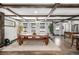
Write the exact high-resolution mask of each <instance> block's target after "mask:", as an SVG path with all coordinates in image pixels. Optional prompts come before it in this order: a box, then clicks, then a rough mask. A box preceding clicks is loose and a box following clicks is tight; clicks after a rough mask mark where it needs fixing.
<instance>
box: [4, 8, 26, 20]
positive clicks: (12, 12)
mask: <svg viewBox="0 0 79 59" xmlns="http://www.w3.org/2000/svg"><path fill="white" fill-rule="evenodd" d="M4 9H6V10H8V11H10V12H11V13H13V14H15V15H16V16H18V17H20V18H22V19H23V20H25V19H24V18H23V17H21V16H19V14H17V13H15V12H14V11H13V10H11V9H9V8H4ZM21 21H22V20H21Z"/></svg>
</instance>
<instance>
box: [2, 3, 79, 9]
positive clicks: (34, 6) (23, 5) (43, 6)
mask: <svg viewBox="0 0 79 59" xmlns="http://www.w3.org/2000/svg"><path fill="white" fill-rule="evenodd" d="M53 5H54V4H14V3H13V4H10V3H7V4H4V3H0V6H4V7H13V8H20V7H27V8H32V7H33V8H52V6H53ZM58 8H79V4H64V3H63V4H62V3H60V6H58Z"/></svg>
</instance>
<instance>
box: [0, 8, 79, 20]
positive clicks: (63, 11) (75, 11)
mask: <svg viewBox="0 0 79 59" xmlns="http://www.w3.org/2000/svg"><path fill="white" fill-rule="evenodd" d="M9 9H11V10H12V11H14V12H15V13H17V14H19V15H48V14H49V12H50V10H51V8H9ZM35 11H36V13H35ZM0 12H4V13H5V15H15V14H13V13H12V12H10V11H8V10H6V9H3V8H0ZM51 15H79V8H56V10H55V11H54V12H53V13H52V14H51ZM13 18H15V19H22V18H20V17H13ZM23 18H24V19H36V17H23ZM45 18H46V17H38V19H45ZM67 18H69V17H49V18H48V19H67ZM73 19H79V17H76V18H73Z"/></svg>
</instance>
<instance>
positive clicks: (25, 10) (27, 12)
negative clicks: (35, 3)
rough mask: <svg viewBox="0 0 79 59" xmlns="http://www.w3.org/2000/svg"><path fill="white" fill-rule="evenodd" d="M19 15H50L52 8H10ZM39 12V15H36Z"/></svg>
mask: <svg viewBox="0 0 79 59" xmlns="http://www.w3.org/2000/svg"><path fill="white" fill-rule="evenodd" d="M10 9H11V10H13V11H14V12H17V13H18V14H19V15H48V13H49V12H50V10H51V9H50V8H10ZM35 11H37V13H35Z"/></svg>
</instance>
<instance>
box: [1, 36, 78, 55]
mask: <svg viewBox="0 0 79 59" xmlns="http://www.w3.org/2000/svg"><path fill="white" fill-rule="evenodd" d="M55 38H57V37H56V36H55V37H54V39H53V40H52V41H54V42H55ZM69 40H70V39H68V38H67V39H64V38H63V37H62V39H61V45H60V48H61V49H62V51H0V55H79V51H78V50H76V49H75V45H73V47H71V43H70V42H69ZM70 41H71V40H70Z"/></svg>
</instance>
